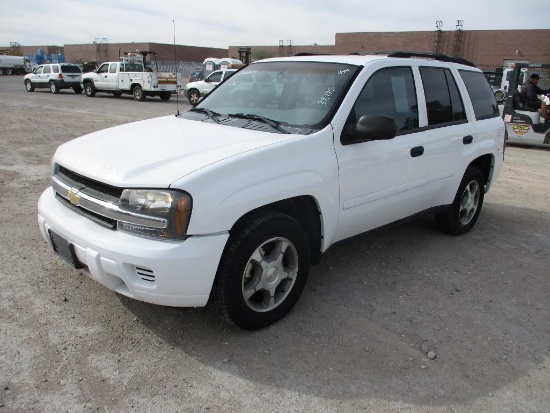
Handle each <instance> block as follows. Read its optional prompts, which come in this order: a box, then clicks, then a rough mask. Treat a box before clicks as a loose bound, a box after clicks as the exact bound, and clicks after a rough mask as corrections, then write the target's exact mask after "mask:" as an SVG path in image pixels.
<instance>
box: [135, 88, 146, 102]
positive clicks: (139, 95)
mask: <svg viewBox="0 0 550 413" xmlns="http://www.w3.org/2000/svg"><path fill="white" fill-rule="evenodd" d="M132 94H133V95H134V99H135V100H138V101H140V102H143V101H144V100H145V92H144V91H143V89H142V88H141V86H140V85H136V86H134V88H133V89H132Z"/></svg>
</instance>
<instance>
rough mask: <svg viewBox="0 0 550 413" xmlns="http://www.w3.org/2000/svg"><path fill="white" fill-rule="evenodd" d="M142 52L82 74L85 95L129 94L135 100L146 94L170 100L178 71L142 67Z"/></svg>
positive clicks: (178, 85)
mask: <svg viewBox="0 0 550 413" xmlns="http://www.w3.org/2000/svg"><path fill="white" fill-rule="evenodd" d="M143 62H144V59H143V55H141V54H129V55H126V56H124V57H122V58H121V61H120V62H105V63H103V64H102V65H101V66H99V68H98V69H97V70H95V71H93V72H89V73H85V74H84V75H83V76H82V87H83V88H84V92H85V93H86V96H88V97H94V96H95V94H96V93H97V92H106V93H112V94H113V95H115V96H120V95H122V94H123V93H127V94H132V95H133V96H134V99H135V100H139V101H143V100H145V98H146V97H147V96H159V97H160V98H161V99H162V100H169V99H170V97H171V96H172V93H176V92H177V91H178V89H179V87H180V84H181V81H180V79H181V78H180V75H179V73H178V74H176V73H170V72H158V71H153V70H150V69H148V68H146V67H145V65H144V64H143Z"/></svg>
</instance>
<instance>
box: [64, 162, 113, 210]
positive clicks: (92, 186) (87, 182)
mask: <svg viewBox="0 0 550 413" xmlns="http://www.w3.org/2000/svg"><path fill="white" fill-rule="evenodd" d="M55 176H56V177H57V178H58V179H59V180H60V181H61V182H64V183H66V184H67V185H70V186H72V187H74V188H78V189H79V190H81V191H82V192H84V193H87V194H89V195H92V196H94V197H96V198H99V199H105V200H109V201H113V200H115V201H117V202H118V200H119V199H120V196H121V195H122V191H123V189H122V188H117V187H116V186H111V185H107V184H104V183H102V182H98V181H96V180H94V179H90V178H86V177H85V176H82V175H79V174H77V173H75V172H73V171H70V170H69V169H67V168H65V167H63V166H61V165H60V166H59V171H58V172H57V173H56V174H55Z"/></svg>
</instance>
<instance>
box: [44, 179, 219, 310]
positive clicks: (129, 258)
mask: <svg viewBox="0 0 550 413" xmlns="http://www.w3.org/2000/svg"><path fill="white" fill-rule="evenodd" d="M38 225H39V227H40V231H41V233H42V236H43V237H44V238H45V239H46V240H47V241H48V243H49V244H50V246H53V244H52V240H51V237H50V231H54V232H55V233H56V234H58V235H60V236H61V237H63V238H64V239H66V240H67V241H68V242H69V243H70V244H71V245H72V247H73V251H74V254H75V256H76V258H77V259H78V261H80V263H81V264H82V265H84V267H85V272H86V273H87V274H88V275H89V276H90V277H91V278H92V279H94V280H96V281H97V282H99V283H101V284H103V285H104V286H106V287H107V288H109V289H111V290H113V291H116V292H117V293H119V294H122V295H124V296H127V297H130V298H134V299H136V300H140V301H144V302H148V303H152V304H158V305H166V306H172V307H202V306H204V305H206V303H207V301H208V297H209V295H210V290H211V289H212V284H213V282H214V277H215V275H216V271H217V268H218V263H219V261H220V258H221V255H222V252H223V249H224V247H225V244H226V242H227V239H228V237H229V234H228V233H221V234H214V235H206V236H191V237H189V238H187V239H186V240H185V241H177V242H176V241H159V240H152V239H146V238H141V237H137V236H134V235H131V234H128V233H124V232H122V231H114V230H111V229H107V228H104V227H102V226H100V225H98V224H96V223H94V222H93V221H91V220H90V219H88V218H86V217H84V216H81V215H80V214H78V213H77V212H74V211H72V210H71V209H69V208H67V207H66V206H65V205H63V204H62V203H61V202H60V201H59V200H57V199H56V198H55V194H54V191H53V189H52V188H48V189H47V190H46V191H44V193H43V194H42V196H41V197H40V200H39V201H38Z"/></svg>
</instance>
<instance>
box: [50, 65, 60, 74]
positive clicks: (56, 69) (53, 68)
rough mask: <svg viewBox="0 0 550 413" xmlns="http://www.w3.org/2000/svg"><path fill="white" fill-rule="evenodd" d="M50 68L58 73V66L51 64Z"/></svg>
mask: <svg viewBox="0 0 550 413" xmlns="http://www.w3.org/2000/svg"><path fill="white" fill-rule="evenodd" d="M52 70H53V72H54V73H59V66H57V65H53V66H52Z"/></svg>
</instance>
